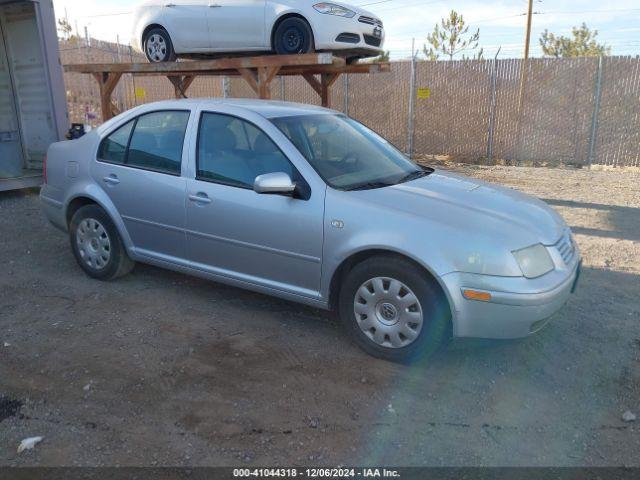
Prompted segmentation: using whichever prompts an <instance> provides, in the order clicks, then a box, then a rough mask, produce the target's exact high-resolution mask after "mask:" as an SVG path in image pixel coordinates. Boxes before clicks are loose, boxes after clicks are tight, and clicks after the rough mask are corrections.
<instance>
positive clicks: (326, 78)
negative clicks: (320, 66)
mask: <svg viewBox="0 0 640 480" xmlns="http://www.w3.org/2000/svg"><path fill="white" fill-rule="evenodd" d="M339 76H340V74H339V73H323V74H322V75H320V81H321V83H322V93H321V94H320V97H321V98H322V106H323V107H326V108H329V107H330V106H331V86H332V85H333V84H334V83H335V81H336V80H337V79H338V77H339Z"/></svg>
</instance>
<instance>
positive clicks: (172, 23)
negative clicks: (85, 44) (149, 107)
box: [132, 0, 384, 63]
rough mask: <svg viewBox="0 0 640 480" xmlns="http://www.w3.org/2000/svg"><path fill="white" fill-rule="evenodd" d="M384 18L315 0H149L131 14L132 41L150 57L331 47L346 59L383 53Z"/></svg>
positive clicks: (160, 59)
mask: <svg viewBox="0 0 640 480" xmlns="http://www.w3.org/2000/svg"><path fill="white" fill-rule="evenodd" d="M383 44H384V27H383V24H382V21H381V20H380V19H379V18H377V17H376V16H375V15H373V14H372V13H370V12H367V11H365V10H362V9H361V8H358V7H354V6H350V5H346V4H342V3H335V2H331V3H328V2H318V1H317V0H152V1H147V2H144V3H143V4H142V5H140V6H139V7H138V8H137V9H136V11H135V14H134V33H133V39H132V45H133V46H134V47H135V48H136V49H138V50H139V51H141V52H144V54H145V55H146V56H147V59H148V60H149V61H150V62H152V63H156V62H169V61H175V60H176V59H177V58H178V57H196V58H197V57H199V56H202V55H211V54H219V53H246V52H275V53H276V54H280V55H291V54H298V53H311V52H314V51H330V52H334V53H336V54H337V55H339V56H342V57H345V58H347V59H348V60H355V59H358V58H364V57H371V56H376V55H379V54H380V53H382V52H383V49H382V47H383Z"/></svg>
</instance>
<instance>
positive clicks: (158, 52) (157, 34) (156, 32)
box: [143, 28, 176, 63]
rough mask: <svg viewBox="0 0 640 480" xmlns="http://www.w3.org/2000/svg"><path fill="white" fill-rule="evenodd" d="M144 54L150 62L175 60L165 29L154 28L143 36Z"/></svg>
mask: <svg viewBox="0 0 640 480" xmlns="http://www.w3.org/2000/svg"><path fill="white" fill-rule="evenodd" d="M143 44H144V54H145V55H146V57H147V60H149V62H151V63H162V62H175V61H176V54H175V52H174V50H173V43H172V42H171V37H169V34H168V33H167V31H166V30H164V29H162V28H154V29H153V30H150V31H149V32H147V34H146V35H145V37H144V41H143Z"/></svg>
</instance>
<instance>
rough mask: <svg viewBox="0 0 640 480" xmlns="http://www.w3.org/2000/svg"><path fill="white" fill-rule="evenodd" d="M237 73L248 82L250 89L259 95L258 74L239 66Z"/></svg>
mask: <svg viewBox="0 0 640 480" xmlns="http://www.w3.org/2000/svg"><path fill="white" fill-rule="evenodd" d="M238 73H239V74H240V76H241V77H242V78H244V80H245V81H246V82H247V83H248V84H249V86H250V87H251V89H252V90H253V91H254V92H256V94H258V95H259V94H260V90H259V88H258V75H257V74H256V72H254V71H253V70H251V69H249V68H239V69H238Z"/></svg>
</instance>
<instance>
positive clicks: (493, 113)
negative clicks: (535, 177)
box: [487, 55, 498, 164]
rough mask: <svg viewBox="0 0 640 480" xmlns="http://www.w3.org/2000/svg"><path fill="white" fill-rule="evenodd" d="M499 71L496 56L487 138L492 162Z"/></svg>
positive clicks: (489, 159)
mask: <svg viewBox="0 0 640 480" xmlns="http://www.w3.org/2000/svg"><path fill="white" fill-rule="evenodd" d="M496 57H497V55H496ZM497 73H498V59H497V58H494V59H493V67H492V68H491V107H490V110H489V138H488V140H487V160H488V161H489V163H490V164H491V162H493V135H494V129H495V123H496V100H497V84H498V79H497Z"/></svg>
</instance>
